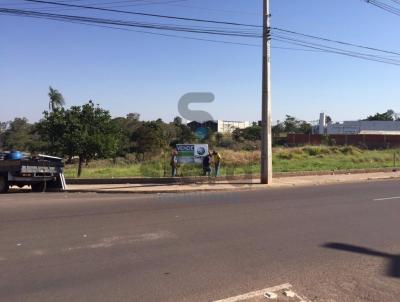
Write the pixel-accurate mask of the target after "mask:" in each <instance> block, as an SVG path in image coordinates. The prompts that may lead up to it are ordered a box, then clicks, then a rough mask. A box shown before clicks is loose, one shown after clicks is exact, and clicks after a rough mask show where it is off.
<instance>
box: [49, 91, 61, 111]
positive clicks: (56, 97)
mask: <svg viewBox="0 0 400 302" xmlns="http://www.w3.org/2000/svg"><path fill="white" fill-rule="evenodd" d="M48 95H49V98H50V101H49V111H54V110H55V109H60V108H62V107H64V105H65V101H64V97H63V95H62V94H61V93H60V92H59V91H58V90H57V89H53V87H51V86H50V87H49V93H48Z"/></svg>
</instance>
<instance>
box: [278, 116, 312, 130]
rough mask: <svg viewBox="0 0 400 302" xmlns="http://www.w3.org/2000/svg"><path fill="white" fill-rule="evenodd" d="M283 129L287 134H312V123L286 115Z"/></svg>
mask: <svg viewBox="0 0 400 302" xmlns="http://www.w3.org/2000/svg"><path fill="white" fill-rule="evenodd" d="M283 127H284V129H285V132H286V133H310V132H311V128H312V127H311V124H310V123H308V122H306V121H301V120H298V119H297V118H295V117H293V116H290V115H286V119H285V121H284V122H283Z"/></svg>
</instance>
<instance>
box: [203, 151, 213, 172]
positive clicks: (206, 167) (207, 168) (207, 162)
mask: <svg viewBox="0 0 400 302" xmlns="http://www.w3.org/2000/svg"><path fill="white" fill-rule="evenodd" d="M211 159H212V155H211V153H208V154H207V155H206V156H204V158H203V175H204V176H211Z"/></svg>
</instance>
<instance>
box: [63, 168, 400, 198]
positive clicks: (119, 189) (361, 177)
mask: <svg viewBox="0 0 400 302" xmlns="http://www.w3.org/2000/svg"><path fill="white" fill-rule="evenodd" d="M388 179H399V180H400V171H399V172H376V173H362V174H340V175H313V176H296V177H279V178H274V179H273V183H272V184H271V185H261V184H260V181H259V179H253V180H235V181H226V180H225V181H217V182H209V183H200V184H98V185H68V186H67V191H68V192H94V193H136V194H157V193H188V192H204V191H238V190H256V189H267V188H268V189H276V188H285V187H300V186H319V185H329V184H336V183H354V182H365V181H373V180H388Z"/></svg>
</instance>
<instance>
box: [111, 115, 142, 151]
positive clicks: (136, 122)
mask: <svg viewBox="0 0 400 302" xmlns="http://www.w3.org/2000/svg"><path fill="white" fill-rule="evenodd" d="M113 122H114V123H115V124H116V126H117V127H118V130H119V131H120V134H121V137H120V140H119V147H118V151H117V153H118V155H119V156H125V155H126V154H127V153H131V152H133V151H134V148H135V143H134V142H133V141H132V139H131V138H132V135H133V133H134V132H135V131H136V130H137V129H138V128H139V127H140V125H141V122H140V115H139V114H138V113H129V114H127V116H126V117H117V118H115V119H113Z"/></svg>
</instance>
